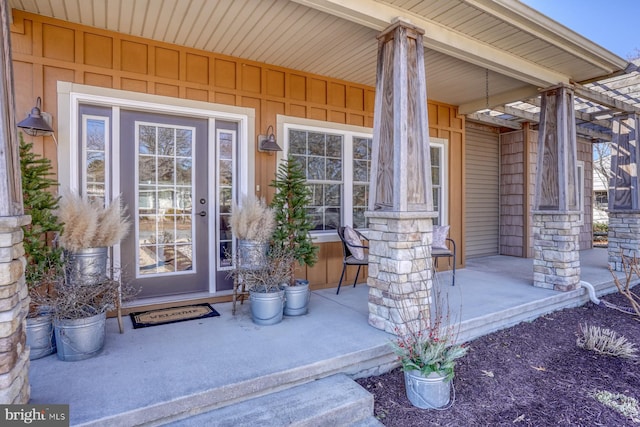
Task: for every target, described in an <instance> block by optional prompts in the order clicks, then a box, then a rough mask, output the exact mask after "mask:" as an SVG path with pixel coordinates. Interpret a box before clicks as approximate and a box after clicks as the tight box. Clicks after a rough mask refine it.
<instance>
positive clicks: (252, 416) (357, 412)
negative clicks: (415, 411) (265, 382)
mask: <svg viewBox="0 0 640 427" xmlns="http://www.w3.org/2000/svg"><path fill="white" fill-rule="evenodd" d="M167 425H171V426H173V427H202V426H216V427H242V426H247V427H249V426H251V427H254V426H261V427H281V426H295V427H313V426H357V427H374V426H382V424H381V423H380V422H379V421H378V420H376V419H375V418H374V417H373V395H372V394H371V393H369V392H368V391H366V390H365V389H364V388H362V387H361V386H360V385H359V384H358V383H356V382H355V381H353V380H352V379H350V378H349V377H347V376H346V375H344V374H336V375H332V376H330V377H326V378H322V379H319V380H316V381H312V382H309V383H306V384H302V385H299V386H296V387H292V388H289V389H286V390H282V391H279V392H275V393H271V394H268V395H265V396H261V397H257V398H254V399H250V400H245V401H242V402H239V403H236V404H233V405H229V406H225V407H223V408H219V409H214V410H211V411H209V412H205V413H201V414H197V415H194V416H192V417H190V418H186V419H182V420H178V421H173V422H169V423H168V424H167Z"/></svg>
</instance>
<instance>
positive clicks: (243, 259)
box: [238, 240, 269, 270]
mask: <svg viewBox="0 0 640 427" xmlns="http://www.w3.org/2000/svg"><path fill="white" fill-rule="evenodd" d="M268 251H269V242H258V241H256V240H238V267H240V268H243V269H245V270H259V269H261V268H263V267H264V266H265V264H266V262H267V252H268Z"/></svg>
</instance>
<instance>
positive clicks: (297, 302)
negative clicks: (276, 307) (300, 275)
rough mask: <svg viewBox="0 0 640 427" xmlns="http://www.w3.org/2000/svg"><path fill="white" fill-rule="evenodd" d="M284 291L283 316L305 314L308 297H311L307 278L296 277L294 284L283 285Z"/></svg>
mask: <svg viewBox="0 0 640 427" xmlns="http://www.w3.org/2000/svg"><path fill="white" fill-rule="evenodd" d="M284 293H285V302H284V315H285V316H302V315H303V314H307V312H308V311H309V298H310V297H311V292H310V291H309V281H308V280H303V279H296V285H295V286H285V287H284Z"/></svg>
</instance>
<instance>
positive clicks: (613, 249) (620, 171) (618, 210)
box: [608, 113, 640, 271]
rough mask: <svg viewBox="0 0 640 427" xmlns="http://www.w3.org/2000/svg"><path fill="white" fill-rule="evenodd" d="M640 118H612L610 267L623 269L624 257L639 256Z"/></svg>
mask: <svg viewBox="0 0 640 427" xmlns="http://www.w3.org/2000/svg"><path fill="white" fill-rule="evenodd" d="M639 130H640V117H639V116H638V115H637V114H634V113H630V114H624V115H620V116H616V117H614V119H613V128H612V131H613V139H612V141H611V178H610V181H609V249H608V251H609V266H610V267H611V268H613V269H614V270H617V271H622V257H623V256H625V257H629V258H633V257H634V256H635V257H638V256H640V185H639V184H640V183H639V182H638V168H639V167H640V166H639V163H640V144H639V138H640V136H639V135H638V131H639Z"/></svg>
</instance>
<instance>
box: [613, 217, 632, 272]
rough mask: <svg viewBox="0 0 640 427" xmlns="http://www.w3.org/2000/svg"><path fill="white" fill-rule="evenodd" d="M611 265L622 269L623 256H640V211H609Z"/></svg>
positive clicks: (618, 269)
mask: <svg viewBox="0 0 640 427" xmlns="http://www.w3.org/2000/svg"><path fill="white" fill-rule="evenodd" d="M608 240H609V245H608V246H609V249H608V251H609V267H611V268H612V269H613V270H616V271H622V257H623V256H624V257H625V258H630V259H633V258H634V257H635V258H640V211H635V210H633V211H622V210H616V211H610V212H609V238H608Z"/></svg>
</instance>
